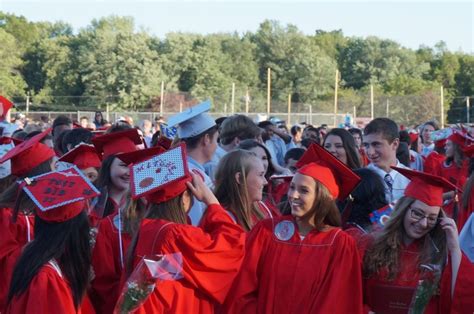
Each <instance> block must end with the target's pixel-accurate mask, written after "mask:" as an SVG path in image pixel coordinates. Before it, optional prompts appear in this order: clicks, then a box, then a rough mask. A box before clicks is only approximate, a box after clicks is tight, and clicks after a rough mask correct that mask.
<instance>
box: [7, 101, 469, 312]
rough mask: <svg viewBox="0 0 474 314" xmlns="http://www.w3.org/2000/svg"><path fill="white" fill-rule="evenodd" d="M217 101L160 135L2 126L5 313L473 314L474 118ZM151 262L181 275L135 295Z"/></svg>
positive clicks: (166, 273)
mask: <svg viewBox="0 0 474 314" xmlns="http://www.w3.org/2000/svg"><path fill="white" fill-rule="evenodd" d="M210 109H211V104H210V102H204V103H201V104H198V105H196V106H194V107H192V108H189V109H188V110H186V111H184V112H182V113H179V114H176V115H174V116H171V117H169V118H168V120H167V123H166V124H163V125H162V127H161V129H159V128H157V130H156V132H155V134H153V136H151V135H150V138H149V139H148V140H146V139H145V136H144V134H143V132H142V131H141V130H140V128H138V127H135V126H134V125H133V124H132V123H130V121H127V120H126V119H121V120H120V121H117V122H116V123H113V124H106V125H104V124H102V125H97V126H96V128H95V129H94V128H88V127H87V125H86V124H84V125H82V126H81V125H79V124H76V123H73V121H71V120H70V119H69V118H67V117H64V116H60V117H57V118H56V119H55V120H54V121H53V123H52V126H51V127H43V129H40V130H34V131H31V132H26V131H25V130H26V129H27V126H24V129H20V130H17V131H15V132H12V133H11V134H8V132H7V130H8V127H5V128H4V129H3V137H2V138H1V143H0V144H1V145H2V147H3V148H4V149H3V152H2V154H3V155H2V157H0V164H1V166H2V167H3V168H2V173H1V174H2V178H1V179H0V274H2V279H1V280H0V313H127V312H132V313H370V312H373V313H408V312H409V311H410V312H411V313H473V312H474V290H473V289H472V284H474V265H473V262H474V239H473V235H474V218H471V214H472V212H473V211H474V195H473V189H474V174H473V170H474V137H473V135H472V131H473V130H472V129H470V128H469V126H462V125H461V126H460V125H458V126H451V127H448V128H445V129H442V130H439V129H438V126H437V124H436V123H435V122H433V121H429V122H426V123H423V124H420V125H419V126H416V127H415V126H414V127H413V128H406V127H403V126H400V125H397V123H396V122H395V121H392V120H390V119H388V118H376V119H374V120H372V121H370V122H369V123H368V124H367V125H366V126H365V127H364V128H363V129H358V128H350V127H346V128H333V129H329V128H328V127H327V126H326V125H322V126H319V127H316V126H312V125H308V124H304V123H303V124H297V125H294V126H291V127H289V128H288V127H287V126H286V125H285V123H284V121H280V120H276V119H270V120H266V121H262V122H259V123H256V122H254V121H252V120H251V119H250V118H249V117H247V116H245V115H241V114H236V115H232V116H229V117H222V118H219V119H217V120H214V119H213V118H211V116H210V115H209V114H208V111H209V110H210ZM160 122H164V121H160ZM2 123H3V124H4V125H5V126H7V125H8V123H7V122H5V121H4V122H2ZM92 129H94V130H92ZM174 133H175V134H174ZM169 134H174V137H172V138H171V137H169ZM5 172H7V173H5ZM473 217H474V216H473ZM461 230H462V232H461ZM460 232H461V236H460V235H459V234H460ZM153 256H155V257H156V256H160V257H163V258H165V257H166V258H170V259H171V258H174V259H175V260H174V262H175V263H176V265H178V267H177V268H178V271H176V269H175V270H174V271H172V270H170V269H171V268H170V266H169V265H165V266H163V267H161V268H159V273H160V277H159V278H160V279H156V278H157V277H156V278H155V277H153V278H154V280H153V282H152V284H151V285H148V286H147V287H148V288H149V289H148V290H147V289H141V290H140V289H137V287H136V286H133V285H132V284H131V283H132V282H134V283H136V281H133V280H132V279H135V278H137V277H136V276H138V275H137V274H139V272H138V270H141V267H142V266H143V265H147V266H148V267H149V268H148V269H149V272H150V273H156V272H157V271H156V269H155V271H152V270H151V268H150V265H151V264H152V263H150V259H153V258H152V257H153ZM176 256H179V258H177V257H176ZM161 261H163V260H161ZM163 264H164V263H162V264H160V265H163ZM173 269H174V268H173ZM171 273H173V275H171ZM155 275H156V274H155ZM138 284H139V286H140V284H142V285H143V284H144V283H140V282H139V283H138ZM136 291H138V292H139V293H140V294H137V295H139V296H136V295H135V296H134V294H133V293H135V292H136Z"/></svg>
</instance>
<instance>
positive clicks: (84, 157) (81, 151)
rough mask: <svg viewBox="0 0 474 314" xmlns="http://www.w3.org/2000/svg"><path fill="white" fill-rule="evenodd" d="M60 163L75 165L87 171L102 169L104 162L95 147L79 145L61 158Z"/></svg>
mask: <svg viewBox="0 0 474 314" xmlns="http://www.w3.org/2000/svg"><path fill="white" fill-rule="evenodd" d="M59 161H65V162H69V163H71V164H75V165H76V166H77V167H78V168H79V169H87V168H90V167H94V168H100V166H101V164H102V161H101V160H100V156H99V154H97V151H96V150H95V147H94V146H93V145H90V144H84V143H82V144H79V145H77V146H76V147H74V148H73V149H71V150H70V151H68V152H67V153H66V154H64V155H62V156H61V158H59Z"/></svg>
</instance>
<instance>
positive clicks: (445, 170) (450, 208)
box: [436, 160, 469, 230]
mask: <svg viewBox="0 0 474 314" xmlns="http://www.w3.org/2000/svg"><path fill="white" fill-rule="evenodd" d="M468 167H469V163H468V160H465V161H464V162H463V164H462V167H461V168H458V167H457V166H456V165H455V164H454V163H451V165H449V166H446V165H445V163H442V164H441V165H440V166H439V167H438V169H437V173H436V175H438V176H440V177H443V178H445V179H446V180H448V181H449V182H451V183H453V184H455V185H456V186H457V187H458V188H459V189H463V188H464V185H465V183H466V180H467V177H468V176H467V175H468ZM458 198H459V200H462V193H459V195H458ZM461 206H462V205H461V202H459V203H458V213H459V212H461V210H460V207H461ZM443 209H444V210H445V211H446V213H447V214H448V216H449V217H453V214H454V200H452V201H451V202H449V203H448V204H446V205H445V206H443ZM457 218H459V214H458V217H457ZM456 223H457V226H458V229H459V230H461V226H460V225H459V219H456Z"/></svg>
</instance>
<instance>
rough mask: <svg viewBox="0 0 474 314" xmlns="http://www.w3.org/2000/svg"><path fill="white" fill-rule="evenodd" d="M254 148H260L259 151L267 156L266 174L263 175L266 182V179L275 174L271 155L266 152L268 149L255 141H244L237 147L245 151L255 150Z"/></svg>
mask: <svg viewBox="0 0 474 314" xmlns="http://www.w3.org/2000/svg"><path fill="white" fill-rule="evenodd" d="M255 147H260V148H261V149H263V150H264V151H265V154H266V155H267V159H268V169H267V172H266V173H265V178H266V179H267V180H268V178H270V177H271V176H272V175H274V174H275V168H274V167H273V163H272V155H271V154H270V152H269V151H268V148H267V147H266V146H265V145H263V144H261V143H259V142H257V141H256V140H244V141H242V142H240V144H239V146H237V148H238V149H245V150H251V149H252V148H255Z"/></svg>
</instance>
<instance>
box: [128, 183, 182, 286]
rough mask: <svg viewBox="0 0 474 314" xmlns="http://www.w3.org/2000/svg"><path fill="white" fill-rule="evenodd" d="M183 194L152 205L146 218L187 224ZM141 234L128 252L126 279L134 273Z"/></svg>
mask: <svg viewBox="0 0 474 314" xmlns="http://www.w3.org/2000/svg"><path fill="white" fill-rule="evenodd" d="M183 194H184V192H183V193H181V194H180V195H178V196H177V197H175V198H172V199H170V200H168V201H166V202H163V203H158V204H154V203H150V205H149V207H148V210H147V212H146V214H145V218H149V219H163V220H168V221H171V222H175V223H179V224H187V216H186V212H185V211H184V208H183ZM139 237H140V233H139V232H136V233H135V234H134V235H133V238H132V241H131V243H130V246H129V248H128V251H127V260H126V264H125V274H126V278H128V277H129V276H130V274H131V273H132V271H133V261H134V258H135V249H136V247H137V244H138V239H139Z"/></svg>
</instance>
